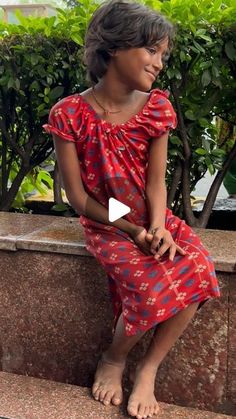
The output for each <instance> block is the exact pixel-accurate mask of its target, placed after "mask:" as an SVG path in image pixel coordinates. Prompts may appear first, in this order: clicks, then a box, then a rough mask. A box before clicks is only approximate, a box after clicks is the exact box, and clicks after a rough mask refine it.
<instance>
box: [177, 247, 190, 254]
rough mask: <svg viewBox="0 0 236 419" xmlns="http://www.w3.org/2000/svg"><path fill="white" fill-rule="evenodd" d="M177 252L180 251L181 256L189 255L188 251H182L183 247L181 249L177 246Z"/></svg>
mask: <svg viewBox="0 0 236 419" xmlns="http://www.w3.org/2000/svg"><path fill="white" fill-rule="evenodd" d="M176 250H177V251H178V252H179V253H180V254H181V255H186V254H187V252H186V250H184V249H182V247H180V246H177V245H176Z"/></svg>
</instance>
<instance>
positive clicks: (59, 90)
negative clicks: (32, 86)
mask: <svg viewBox="0 0 236 419" xmlns="http://www.w3.org/2000/svg"><path fill="white" fill-rule="evenodd" d="M63 92H64V87H63V86H57V87H54V89H52V90H51V91H50V93H49V98H50V99H51V100H54V99H58V98H59V97H60V96H62V94H63Z"/></svg>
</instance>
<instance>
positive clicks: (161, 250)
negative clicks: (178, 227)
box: [154, 243, 170, 259]
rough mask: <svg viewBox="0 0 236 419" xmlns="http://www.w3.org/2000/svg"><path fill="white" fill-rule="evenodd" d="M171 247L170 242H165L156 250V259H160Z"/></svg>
mask: <svg viewBox="0 0 236 419" xmlns="http://www.w3.org/2000/svg"><path fill="white" fill-rule="evenodd" d="M169 248H170V244H168V243H165V244H163V245H162V246H161V247H160V248H159V249H158V251H157V252H156V254H155V255H154V258H155V259H159V258H160V257H161V256H162V255H164V253H165V252H166V251H167V250H168V249H169Z"/></svg>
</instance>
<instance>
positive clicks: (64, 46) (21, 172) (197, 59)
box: [0, 0, 236, 226]
mask: <svg viewBox="0 0 236 419" xmlns="http://www.w3.org/2000/svg"><path fill="white" fill-rule="evenodd" d="M145 4H148V5H149V6H151V7H153V8H155V9H157V10H160V11H161V12H162V13H164V14H165V15H166V16H167V17H169V18H170V20H171V21H173V22H174V23H175V25H176V28H177V36H176V44H175V48H174V50H173V54H172V56H171V58H170V60H169V63H168V67H167V69H166V71H164V72H163V73H162V76H161V78H160V80H158V83H157V85H158V86H159V87H161V88H168V90H170V92H171V95H172V96H171V100H172V102H173V104H174V107H175V109H176V111H177V115H178V121H179V125H178V128H177V129H176V131H175V132H174V134H173V135H172V136H171V138H170V143H169V144H170V147H169V165H168V173H167V174H168V176H167V181H168V186H169V194H168V204H169V206H172V207H173V208H174V210H175V212H177V213H181V214H182V215H183V216H184V217H185V218H186V220H187V222H188V223H189V224H191V225H199V226H205V225H206V223H207V220H208V218H209V215H210V212H211V209H212V206H213V204H214V201H215V198H216V195H217V192H218V189H219V187H220V184H221V182H222V180H223V178H224V175H225V173H226V171H227V169H228V167H229V166H230V164H231V162H232V161H233V159H234V158H235V156H236V146H235V142H234V141H232V138H231V141H230V138H229V136H228V137H226V138H224V141H223V142H222V141H221V142H219V141H218V137H219V125H220V123H218V125H216V124H215V119H216V118H218V120H221V119H222V120H224V121H226V122H227V123H228V124H231V125H232V126H233V125H234V124H235V110H236V105H235V88H236V81H235V78H234V75H235V73H236V72H235V70H236V49H235V45H236V24H235V22H236V5H235V1H234V0H225V1H224V2H222V1H219V0H201V1H200V0H198V1H196V0H164V1H157V0H146V1H145ZM96 7H97V4H96V3H93V2H91V1H89V0H82V1H80V2H79V3H78V5H77V6H75V7H73V4H72V3H71V5H70V7H69V8H68V9H66V10H58V16H57V17H50V18H37V19H35V18H27V19H26V18H24V17H22V16H18V18H19V19H20V25H6V24H3V23H2V24H0V57H1V58H0V159H1V166H2V171H1V178H0V181H1V185H0V186H1V187H0V201H1V204H0V209H2V210H9V209H10V207H11V206H12V204H13V202H14V198H15V196H16V193H17V191H18V189H19V187H20V185H21V182H22V180H23V179H24V176H25V175H26V174H27V173H32V170H33V168H34V167H35V166H37V165H38V164H39V163H40V162H42V161H44V160H45V159H46V158H47V157H48V156H49V155H50V153H51V150H52V142H51V139H50V138H49V137H48V136H47V135H46V134H45V133H43V132H42V128H41V127H42V124H43V123H45V122H46V120H47V115H48V113H49V109H50V108H51V106H52V105H53V104H54V103H55V102H56V101H57V100H58V99H59V98H61V97H64V96H67V95H69V94H72V93H74V92H76V91H82V90H84V89H85V88H86V87H87V82H86V77H85V69H84V66H83V62H82V56H83V39H84V34H85V30H86V26H87V23H88V21H89V19H90V16H91V14H92V12H93V11H94V10H95V8H96ZM219 118H220V119H219ZM226 145H227V147H226ZM13 169H14V170H13ZM207 169H208V170H209V171H210V173H212V174H213V173H214V172H215V171H216V170H217V171H218V173H217V176H216V179H215V180H214V182H213V184H212V187H211V189H210V191H209V194H208V197H207V200H206V202H205V206H204V208H203V211H202V213H201V215H200V217H199V218H198V219H196V218H195V216H194V214H193V212H192V208H191V203H190V194H191V192H192V191H193V190H194V186H195V185H196V183H197V182H198V180H199V179H200V178H201V177H203V176H204V174H205V172H206V170H207ZM12 170H13V171H14V175H12ZM10 174H11V175H10Z"/></svg>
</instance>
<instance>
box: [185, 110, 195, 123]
mask: <svg viewBox="0 0 236 419" xmlns="http://www.w3.org/2000/svg"><path fill="white" fill-rule="evenodd" d="M185 116H186V118H188V119H190V120H191V121H195V119H196V116H195V115H194V113H193V111H192V109H189V110H188V111H186V112H185Z"/></svg>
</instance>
